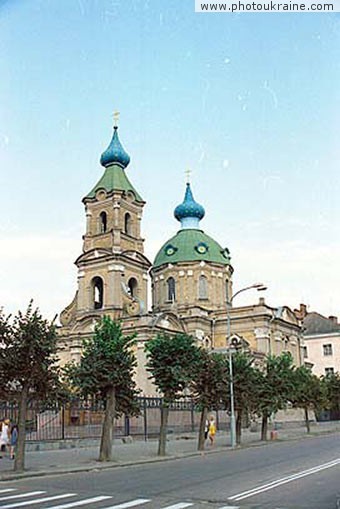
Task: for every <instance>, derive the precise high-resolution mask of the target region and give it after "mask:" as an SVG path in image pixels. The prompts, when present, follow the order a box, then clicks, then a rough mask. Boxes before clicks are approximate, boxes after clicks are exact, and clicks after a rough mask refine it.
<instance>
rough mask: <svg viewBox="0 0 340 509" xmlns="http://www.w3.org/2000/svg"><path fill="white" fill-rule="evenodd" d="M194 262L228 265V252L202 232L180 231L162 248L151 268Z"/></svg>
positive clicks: (192, 230) (194, 230)
mask: <svg viewBox="0 0 340 509" xmlns="http://www.w3.org/2000/svg"><path fill="white" fill-rule="evenodd" d="M194 261H206V262H214V263H219V264H221V265H230V254H229V250H228V249H223V248H222V247H221V246H220V245H219V244H218V242H216V241H215V240H214V239H212V238H211V237H209V235H207V234H206V233H204V232H203V231H202V230H196V229H182V230H179V232H178V233H177V234H176V235H175V236H174V237H172V238H171V239H170V240H168V241H167V242H166V243H165V244H164V245H163V246H162V248H161V249H160V250H159V252H158V254H157V255H156V258H155V261H154V264H153V267H154V268H157V267H160V266H161V265H164V264H168V263H179V262H194Z"/></svg>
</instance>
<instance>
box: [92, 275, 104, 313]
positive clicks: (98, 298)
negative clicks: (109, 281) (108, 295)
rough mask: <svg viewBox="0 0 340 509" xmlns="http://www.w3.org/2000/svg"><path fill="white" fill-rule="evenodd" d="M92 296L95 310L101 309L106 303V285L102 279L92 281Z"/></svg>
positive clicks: (97, 278)
mask: <svg viewBox="0 0 340 509" xmlns="http://www.w3.org/2000/svg"><path fill="white" fill-rule="evenodd" d="M92 295H93V307H94V309H101V308H102V307H103V303H104V285H103V280H102V278H101V277H94V278H93V279H92Z"/></svg>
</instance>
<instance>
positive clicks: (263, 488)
mask: <svg viewBox="0 0 340 509" xmlns="http://www.w3.org/2000/svg"><path fill="white" fill-rule="evenodd" d="M339 464H340V458H338V459H336V460H333V461H329V462H328V463H323V464H322V465H317V466H316V467H313V468H309V469H308V470H302V471H301V472H297V473H296V474H293V475H289V476H287V477H282V478H281V479H277V480H276V481H272V482H270V483H268V484H264V485H263V486H258V487H257V488H253V489H251V490H248V491H244V492H242V493H238V494H237V495H233V496H232V497H228V498H229V499H230V500H236V501H239V500H243V499H244V498H249V497H253V496H254V495H258V494H259V493H263V492H264V491H268V490H272V489H274V488H277V487H278V486H282V485H283V484H287V483H289V482H292V481H295V480H297V479H301V478H302V477H306V476H308V475H312V474H316V473H318V472H321V471H322V470H326V469H327V468H332V467H335V466H337V465H339Z"/></svg>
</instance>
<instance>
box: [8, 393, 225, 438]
mask: <svg viewBox="0 0 340 509" xmlns="http://www.w3.org/2000/svg"><path fill="white" fill-rule="evenodd" d="M138 400H139V407H140V415H139V416H138V417H129V416H126V415H123V416H121V417H119V418H118V419H115V437H117V438H118V437H124V436H129V435H133V436H139V437H141V438H144V439H145V440H147V438H149V437H154V436H158V434H159V427H160V408H161V404H162V399H161V398H154V397H140V398H138ZM213 414H214V415H215V418H216V423H217V427H218V429H229V416H228V415H227V412H225V411H223V410H221V411H218V412H213ZM200 416H201V415H200V411H199V409H198V408H197V407H196V406H195V404H194V402H193V401H192V400H191V399H182V400H178V401H176V402H174V403H173V404H171V405H170V409H169V422H168V433H188V432H194V431H198V428H199V423H200ZM1 418H9V419H10V420H11V422H12V423H15V422H17V420H18V406H17V405H16V404H14V403H8V402H2V403H1V402H0V419H1ZM103 419H104V407H103V403H102V402H96V403H93V402H84V401H73V402H71V403H68V404H65V405H57V404H54V405H51V404H49V405H47V404H46V403H43V402H31V403H30V404H29V405H28V411H27V418H26V440H27V441H48V440H67V439H81V438H99V437H100V436H101V430H102V423H103Z"/></svg>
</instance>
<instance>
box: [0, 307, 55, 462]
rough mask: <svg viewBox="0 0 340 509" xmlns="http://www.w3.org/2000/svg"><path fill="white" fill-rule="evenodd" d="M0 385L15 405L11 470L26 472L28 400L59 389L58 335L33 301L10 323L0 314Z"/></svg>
mask: <svg viewBox="0 0 340 509" xmlns="http://www.w3.org/2000/svg"><path fill="white" fill-rule="evenodd" d="M0 334H1V336H0V344H1V348H0V352H1V353H0V373H1V374H0V385H1V392H2V394H3V395H4V394H5V395H6V397H7V399H12V400H16V401H18V406H19V415H18V431H19V434H18V445H17V454H16V457H15V462H14V470H16V471H22V470H24V468H25V438H26V429H25V428H26V416H27V406H28V402H29V400H37V399H45V398H48V396H49V395H51V394H53V395H54V396H55V397H56V398H57V397H58V395H59V393H60V392H59V391H60V389H61V383H60V377H59V375H60V372H59V368H58V366H57V356H56V353H57V335H56V329H55V326H54V324H53V322H52V323H51V322H48V321H47V320H45V319H43V318H42V316H41V314H40V312H39V310H38V309H35V310H33V301H31V302H30V304H29V306H28V308H27V311H26V313H25V314H23V313H22V312H21V311H18V313H17V315H16V316H15V317H14V319H13V321H12V322H11V321H10V317H9V316H8V317H5V316H4V314H3V313H1V314H0Z"/></svg>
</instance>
